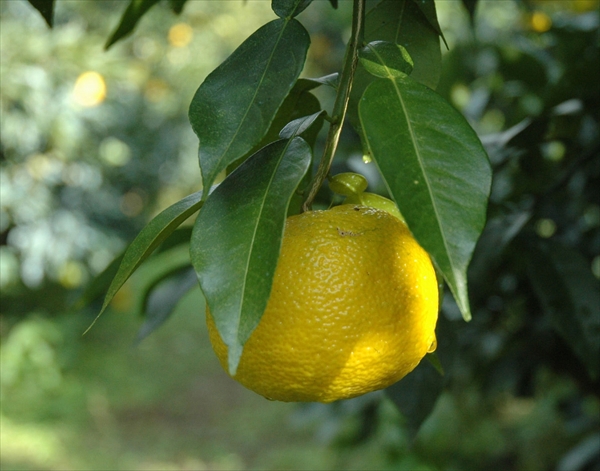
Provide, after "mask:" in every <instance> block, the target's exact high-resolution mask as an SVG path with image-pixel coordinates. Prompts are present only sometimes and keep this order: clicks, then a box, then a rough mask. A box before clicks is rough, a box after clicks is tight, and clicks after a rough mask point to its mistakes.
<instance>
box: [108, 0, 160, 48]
mask: <svg viewBox="0 0 600 471" xmlns="http://www.w3.org/2000/svg"><path fill="white" fill-rule="evenodd" d="M159 1H160V0H131V1H130V2H129V5H127V9H126V10H125V13H123V16H122V17H121V21H120V22H119V26H117V29H115V31H114V32H113V33H112V34H111V36H110V38H108V41H106V44H105V45H104V49H108V48H110V47H111V46H112V45H113V44H114V43H116V42H117V41H119V40H121V39H123V38H124V37H126V36H128V35H130V34H131V33H132V32H133V30H134V28H135V27H136V25H137V23H138V21H140V19H141V18H142V16H144V15H145V14H146V12H147V11H148V10H150V8H152V7H153V6H154V5H156V4H157V3H158V2H159Z"/></svg>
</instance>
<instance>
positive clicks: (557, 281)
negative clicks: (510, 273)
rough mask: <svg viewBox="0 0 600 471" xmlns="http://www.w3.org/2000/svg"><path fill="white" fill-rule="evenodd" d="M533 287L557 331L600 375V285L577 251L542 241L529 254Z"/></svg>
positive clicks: (592, 370)
mask: <svg viewBox="0 0 600 471" xmlns="http://www.w3.org/2000/svg"><path fill="white" fill-rule="evenodd" d="M527 269H528V270H527V272H528V275H529V279H530V280H531V284H532V285H533V288H534V290H535V293H536V294H537V296H538V298H539V299H540V302H541V304H542V306H543V308H544V311H545V313H546V315H548V316H549V318H550V320H551V321H552V325H553V327H554V329H555V330H556V331H557V332H558V333H559V334H560V335H561V336H562V337H563V338H564V339H565V341H566V342H567V343H568V344H569V346H570V347H571V348H572V349H573V352H575V354H576V355H577V356H578V357H579V359H580V360H581V361H582V362H583V364H584V365H586V366H587V368H588V371H589V373H590V375H591V376H592V378H594V379H595V378H598V377H599V376H600V286H599V284H598V280H597V279H596V278H595V277H594V275H593V274H592V271H591V269H590V265H589V263H588V262H587V261H586V260H585V259H584V258H583V256H581V255H580V254H579V253H578V252H577V251H575V250H573V249H571V248H569V247H567V246H565V245H563V244H561V243H559V242H556V241H552V240H546V241H543V240H539V239H536V241H535V242H533V243H531V244H530V247H529V250H528V251H527Z"/></svg>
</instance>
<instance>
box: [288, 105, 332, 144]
mask: <svg viewBox="0 0 600 471" xmlns="http://www.w3.org/2000/svg"><path fill="white" fill-rule="evenodd" d="M323 113H325V112H324V111H323V110H321V111H317V112H316V113H313V114H311V115H309V116H303V117H302V118H297V119H295V120H293V121H291V122H289V123H288V124H286V125H285V127H284V128H283V129H282V130H281V132H280V133H279V137H280V138H281V139H293V138H294V137H296V136H300V135H302V134H304V133H306V131H308V130H309V129H310V128H311V127H312V126H314V125H315V123H316V122H317V120H318V118H319V117H320V116H322V115H323Z"/></svg>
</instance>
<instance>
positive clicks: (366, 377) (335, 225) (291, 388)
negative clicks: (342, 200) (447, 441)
mask: <svg viewBox="0 0 600 471" xmlns="http://www.w3.org/2000/svg"><path fill="white" fill-rule="evenodd" d="M437 316H438V287H437V281H436V276H435V271H434V268H433V266H432V264H431V260H430V259H429V256H428V255H427V253H426V252H425V251H424V250H423V249H422V248H421V246H419V244H418V243H417V242H416V240H415V239H414V238H413V236H412V234H411V233H410V231H409V230H408V228H407V227H406V225H404V223H402V222H401V221H400V220H398V219H397V218H395V217H394V216H391V215H390V214H389V213H387V212H385V211H381V210H378V209H374V208H368V207H365V206H358V205H350V204H348V205H342V206H337V207H335V208H333V209H330V210H327V211H310V212H306V213H303V214H300V215H297V216H292V217H290V218H288V220H287V222H286V227H285V232H284V236H283V242H282V247H281V255H280V258H279V262H278V265H277V269H276V271H275V276H274V279H273V287H272V291H271V295H270V297H269V301H268V303H267V308H266V310H265V312H264V314H263V316H262V318H261V321H260V323H259V325H258V327H257V328H256V329H255V330H254V332H253V333H252V335H251V336H250V338H249V339H248V341H247V342H246V344H245V345H244V350H243V353H242V357H241V360H240V364H239V367H238V369H237V372H236V375H235V379H236V380H238V381H239V382H240V383H242V384H243V385H244V386H246V387H247V388H249V389H251V390H253V391H255V392H257V393H259V394H261V395H263V396H265V397H267V398H268V399H274V400H280V401H318V402H331V401H335V400H338V399H349V398H351V397H355V396H359V395H361V394H365V393H367V392H370V391H374V390H378V389H382V388H385V387H387V386H389V385H391V384H393V383H395V382H396V381H398V380H399V379H400V378H402V377H403V376H405V375H406V374H408V373H409V372H410V371H412V370H413V369H414V368H415V367H416V366H417V364H418V363H419V361H421V359H422V358H423V357H424V356H425V354H426V353H428V352H429V351H433V350H434V349H435V325H436V321H437ZM207 323H208V330H209V334H210V340H211V343H212V345H213V348H214V350H215V352H216V354H217V356H218V358H219V360H220V362H221V365H223V367H224V368H225V369H227V346H226V345H225V344H224V343H223V342H222V340H221V338H220V336H219V333H218V332H217V329H216V326H215V324H214V321H213V319H212V316H211V314H210V312H209V311H208V309H207Z"/></svg>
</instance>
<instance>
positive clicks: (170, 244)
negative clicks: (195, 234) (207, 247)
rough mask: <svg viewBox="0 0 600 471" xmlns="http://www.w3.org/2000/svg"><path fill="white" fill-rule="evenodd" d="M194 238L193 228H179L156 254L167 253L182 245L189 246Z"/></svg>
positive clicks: (161, 245)
mask: <svg viewBox="0 0 600 471" xmlns="http://www.w3.org/2000/svg"><path fill="white" fill-rule="evenodd" d="M191 237H192V226H183V227H179V228H178V229H176V230H175V231H173V233H172V234H171V235H170V236H169V237H168V238H167V239H166V240H165V241H164V242H163V243H162V244H160V246H159V247H158V248H157V249H156V254H159V253H161V252H166V251H167V250H171V249H172V248H174V247H177V246H179V245H181V244H189V242H190V238H191Z"/></svg>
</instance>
